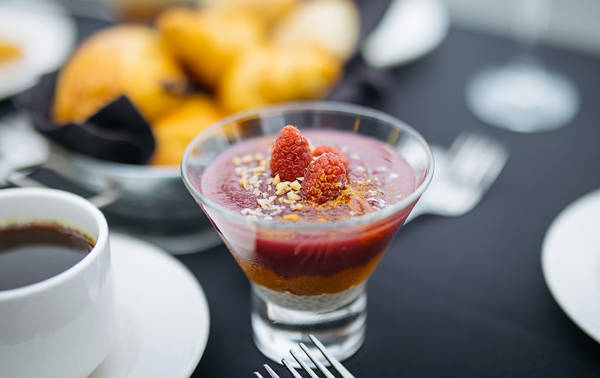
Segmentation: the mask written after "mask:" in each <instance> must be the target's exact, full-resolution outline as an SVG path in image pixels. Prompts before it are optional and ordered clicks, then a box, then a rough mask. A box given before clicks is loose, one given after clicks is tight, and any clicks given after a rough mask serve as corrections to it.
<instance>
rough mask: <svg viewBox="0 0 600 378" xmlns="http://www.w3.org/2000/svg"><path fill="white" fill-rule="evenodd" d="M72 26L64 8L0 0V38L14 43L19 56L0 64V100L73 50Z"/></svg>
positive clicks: (31, 0) (31, 82) (53, 67)
mask: <svg viewBox="0 0 600 378" xmlns="http://www.w3.org/2000/svg"><path fill="white" fill-rule="evenodd" d="M75 38H76V28H75V24H74V23H73V21H72V20H71V19H70V18H69V17H68V16H67V14H66V12H65V10H64V9H63V8H62V7H60V6H58V5H57V4H56V3H54V2H50V1H42V0H35V1H34V0H4V1H0V40H2V41H7V42H12V43H16V44H17V45H18V46H19V47H20V48H21V53H22V56H21V57H20V58H19V59H17V60H15V61H13V62H7V63H5V64H0V99H2V98H6V97H9V96H12V95H15V94H17V93H19V92H21V91H23V90H25V89H27V88H29V87H31V86H32V85H34V84H35V83H36V81H37V79H38V77H39V76H41V75H42V74H44V73H48V72H51V71H54V70H56V69H57V68H58V67H59V66H60V65H61V64H62V63H63V62H64V61H65V60H66V59H67V57H68V55H69V53H70V52H71V50H72V49H73V46H74V44H75Z"/></svg>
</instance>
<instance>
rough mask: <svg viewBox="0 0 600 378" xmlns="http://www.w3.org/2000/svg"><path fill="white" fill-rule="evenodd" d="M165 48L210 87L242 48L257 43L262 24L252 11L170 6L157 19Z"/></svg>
mask: <svg viewBox="0 0 600 378" xmlns="http://www.w3.org/2000/svg"><path fill="white" fill-rule="evenodd" d="M156 24H157V26H158V29H159V30H160V32H161V33H162V35H163V37H164V38H165V41H166V43H167V45H168V47H169V48H170V49H171V51H172V52H173V54H174V55H175V57H176V58H177V59H178V60H179V61H180V62H181V63H182V64H183V66H184V67H185V68H186V69H187V70H188V71H189V72H190V73H191V74H192V75H193V76H194V78H195V79H196V80H197V81H198V82H200V83H202V84H204V85H207V86H209V87H214V86H215V85H216V84H217V82H218V81H219V79H220V78H221V76H222V74H223V72H225V70H226V69H227V67H229V66H230V65H231V64H232V63H233V62H235V61H236V59H237V58H238V56H240V55H241V54H242V53H243V52H244V51H246V50H252V49H255V48H257V46H260V45H261V44H262V43H263V42H264V40H265V38H266V24H265V21H264V20H263V19H261V18H260V17H257V16H256V15H255V14H254V13H252V12H247V11H243V10H235V9H228V8H225V9H216V8H210V9H203V10H194V9H190V8H172V9H168V10H167V11H165V12H163V13H162V14H161V15H160V16H159V17H158V19H157V23H156Z"/></svg>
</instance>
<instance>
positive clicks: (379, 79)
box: [14, 0, 391, 164]
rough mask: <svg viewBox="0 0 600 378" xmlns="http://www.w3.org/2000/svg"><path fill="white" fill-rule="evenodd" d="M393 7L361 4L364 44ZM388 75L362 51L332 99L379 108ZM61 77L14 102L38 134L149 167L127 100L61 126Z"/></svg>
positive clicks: (149, 139)
mask: <svg viewBox="0 0 600 378" xmlns="http://www.w3.org/2000/svg"><path fill="white" fill-rule="evenodd" d="M388 3H389V0H359V1H357V5H358V7H359V9H360V14H361V34H360V40H361V41H362V40H363V39H364V37H365V36H366V35H367V34H368V33H369V32H370V31H371V30H372V29H373V28H374V27H375V26H376V25H377V23H378V22H379V20H380V19H381V17H382V15H383V13H384V12H385V10H386V9H387V6H388ZM86 21H88V23H90V22H92V21H90V20H85V19H77V22H78V24H79V27H80V29H82V30H87V29H89V28H93V29H96V28H98V27H99V26H98V23H97V21H96V20H94V21H93V23H94V26H93V27H92V26H90V27H87V26H89V25H87V26H86V24H85V23H86ZM104 26H109V24H106V25H104ZM389 75H390V73H389V72H387V71H384V70H378V69H375V68H372V67H369V66H368V65H367V64H366V63H365V62H364V60H363V59H362V58H361V56H360V55H359V54H358V52H357V53H355V55H354V56H353V57H352V58H351V59H350V61H349V62H348V63H347V64H346V67H345V75H344V77H343V79H342V80H341V81H340V83H338V85H337V86H336V87H335V88H334V89H333V90H332V92H331V93H330V95H329V96H328V98H327V99H329V100H334V101H344V102H351V103H356V104H363V105H370V106H376V104H377V102H378V100H379V99H380V98H381V97H382V96H383V95H384V93H385V91H386V88H387V87H388V86H389V85H388V83H390V82H391V80H389ZM57 76H58V74H57V73H56V72H54V73H51V74H47V75H45V76H43V77H42V78H41V79H40V80H39V82H38V83H37V85H35V86H34V87H32V88H31V89H29V90H27V91H25V92H23V93H21V94H20V95H18V96H17V97H16V98H15V101H14V102H15V105H16V106H17V107H18V108H20V109H22V110H23V111H24V112H25V113H26V114H27V115H28V116H29V118H30V119H31V121H32V123H33V125H34V126H35V128H36V129H37V130H38V131H39V132H41V133H42V134H44V135H45V136H47V137H48V138H50V139H51V140H53V141H54V142H56V143H58V144H59V145H61V146H63V147H65V148H67V149H68V150H70V151H73V152H77V153H80V154H84V155H87V156H91V157H94V158H97V159H101V160H108V161H114V162H119V163H127V164H145V163H146V162H147V161H148V160H149V159H150V157H151V156H152V153H153V152H154V148H155V140H154V137H153V135H152V130H151V126H150V124H149V123H148V121H146V120H145V119H144V117H142V115H141V114H140V113H139V111H138V110H137V109H136V107H135V106H134V105H133V104H132V103H131V102H130V101H129V100H128V99H127V97H126V96H121V97H119V98H117V99H116V100H114V101H113V102H111V103H110V104H108V105H106V106H105V107H103V108H102V109H100V110H99V111H98V112H97V113H96V114H94V115H93V116H92V117H90V118H89V119H88V120H86V121H85V122H83V123H81V124H77V123H69V124H66V125H60V126H59V125H56V124H55V123H54V122H53V121H52V116H51V110H52V103H53V99H54V88H55V84H56V79H57Z"/></svg>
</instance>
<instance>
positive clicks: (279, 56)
mask: <svg viewBox="0 0 600 378" xmlns="http://www.w3.org/2000/svg"><path fill="white" fill-rule="evenodd" d="M341 73H342V64H341V62H340V61H339V60H338V59H335V58H333V57H332V56H331V55H330V54H328V53H326V52H324V51H322V50H320V49H317V48H313V47H308V46H303V47H284V46H270V47H264V48H262V49H256V50H252V51H249V52H247V53H246V54H244V55H243V56H242V57H241V58H240V59H239V60H238V61H237V62H236V64H234V65H233V66H231V67H230V68H229V69H228V71H227V72H226V74H225V75H224V77H223V80H222V81H221V83H220V85H219V99H220V101H221V105H222V106H223V107H224V108H225V109H226V110H229V111H238V110H242V109H246V108H251V107H255V106H261V105H265V104H272V103H277V102H284V101H292V100H303V99H317V98H321V97H323V96H325V95H326V94H327V93H328V91H329V90H330V89H331V87H332V86H333V85H334V84H335V82H336V81H337V79H338V78H339V77H340V75H341Z"/></svg>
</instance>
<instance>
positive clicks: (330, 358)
mask: <svg viewBox="0 0 600 378" xmlns="http://www.w3.org/2000/svg"><path fill="white" fill-rule="evenodd" d="M308 337H309V338H310V341H312V343H313V344H314V346H315V347H317V349H318V350H319V351H320V352H321V354H322V355H323V357H325V359H326V360H327V361H328V362H329V364H331V366H332V367H333V368H334V369H335V370H336V371H337V372H338V373H339V374H340V376H342V378H354V376H353V375H352V374H351V373H350V372H349V371H348V369H346V368H345V367H344V366H343V365H342V364H341V363H340V362H339V361H338V360H337V359H336V358H335V357H334V356H333V355H332V354H331V353H329V351H328V350H327V349H326V348H325V346H324V345H323V344H321V342H320V341H319V340H318V339H317V338H316V337H315V336H313V335H308ZM298 346H299V347H300V349H302V351H303V352H304V354H306V356H307V357H308V358H309V359H310V360H311V361H312V363H313V364H315V366H316V368H317V369H318V370H319V371H320V372H321V373H323V375H324V376H325V377H326V378H335V376H334V375H333V374H331V372H330V371H329V370H328V369H327V368H326V367H325V366H324V365H323V364H322V363H321V361H319V358H318V357H317V356H315V355H314V353H313V352H311V351H310V350H309V349H308V347H307V346H306V345H305V344H304V343H299V344H298ZM290 354H291V355H292V357H294V359H295V360H296V361H297V362H298V364H300V366H301V368H302V370H304V371H306V372H307V373H308V375H309V376H310V377H311V378H319V376H318V375H317V374H315V372H314V371H313V370H312V369H311V368H310V367H309V366H308V364H307V363H306V362H305V361H304V358H302V356H301V355H300V354H299V353H298V352H296V351H295V350H294V349H291V350H290ZM281 363H282V364H283V365H284V366H285V367H286V369H287V370H288V371H289V372H290V373H291V374H292V377H294V378H302V375H300V373H298V371H297V370H296V369H295V368H294V367H293V366H292V364H291V363H290V362H289V361H288V360H286V359H285V358H282V359H281ZM263 367H264V368H265V370H266V371H267V373H269V376H270V377H271V378H279V375H277V373H275V371H273V369H271V367H270V366H269V365H268V364H264V365H263ZM254 376H255V377H257V378H264V377H263V376H262V375H261V374H260V373H259V372H258V371H255V372H254Z"/></svg>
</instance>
